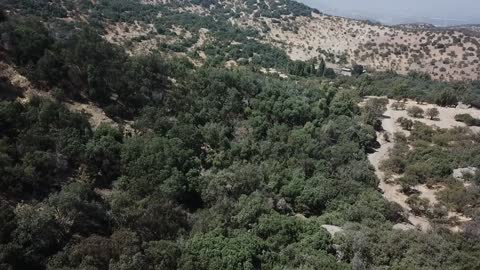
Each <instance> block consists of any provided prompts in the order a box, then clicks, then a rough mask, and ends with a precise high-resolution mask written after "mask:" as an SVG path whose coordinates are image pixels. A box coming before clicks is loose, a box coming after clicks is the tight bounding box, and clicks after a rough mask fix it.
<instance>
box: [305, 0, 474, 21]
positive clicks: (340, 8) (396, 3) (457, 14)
mask: <svg viewBox="0 0 480 270" xmlns="http://www.w3.org/2000/svg"><path fill="white" fill-rule="evenodd" d="M300 1H301V2H304V3H306V4H307V5H309V6H311V7H315V8H318V9H320V10H322V9H323V10H325V9H327V11H331V12H335V13H337V14H338V15H342V16H346V15H350V14H352V15H356V16H365V17H372V16H373V17H374V18H373V19H380V20H383V21H385V20H387V21H388V20H389V19H390V18H394V19H395V20H398V19H399V18H405V19H412V18H421V17H426V18H429V19H433V20H449V21H451V22H449V23H453V22H454V21H458V23H459V24H460V23H466V22H468V23H480V0H300Z"/></svg>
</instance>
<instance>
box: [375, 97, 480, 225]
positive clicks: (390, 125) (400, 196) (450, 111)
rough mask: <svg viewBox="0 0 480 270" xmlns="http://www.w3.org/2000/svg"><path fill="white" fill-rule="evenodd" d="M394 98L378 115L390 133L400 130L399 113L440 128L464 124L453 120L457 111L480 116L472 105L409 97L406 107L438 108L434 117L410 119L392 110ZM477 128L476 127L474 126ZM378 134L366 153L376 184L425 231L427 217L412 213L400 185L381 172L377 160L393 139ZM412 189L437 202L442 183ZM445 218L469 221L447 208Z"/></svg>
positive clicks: (428, 223) (389, 146) (381, 156)
mask: <svg viewBox="0 0 480 270" xmlns="http://www.w3.org/2000/svg"><path fill="white" fill-rule="evenodd" d="M393 102H394V100H389V105H388V106H387V111H386V112H385V114H384V116H385V117H384V118H383V119H382V126H383V129H384V132H388V133H389V134H390V135H392V134H394V133H396V132H404V133H405V131H404V130H402V129H401V127H399V126H398V124H397V123H396V121H397V119H398V118H400V117H405V118H409V119H412V120H418V121H421V122H423V123H425V124H427V125H430V126H434V125H435V126H437V127H440V128H453V127H457V126H465V125H464V124H463V123H460V122H457V121H455V119H454V117H455V115H456V114H460V113H469V114H471V115H472V116H474V117H480V110H477V109H474V108H468V109H461V108H458V109H457V108H445V107H438V106H435V105H431V104H417V103H416V102H414V101H412V100H408V101H407V108H408V107H409V106H413V105H415V106H419V107H421V108H423V109H424V110H426V109H427V108H432V107H436V108H437V109H438V110H439V112H440V116H439V119H438V120H429V119H417V118H415V119H413V118H411V117H409V116H408V115H407V112H406V111H396V110H393V109H392V107H391V104H392V103H393ZM477 130H478V127H477ZM377 135H378V141H379V143H380V145H381V147H380V148H379V149H377V151H376V152H374V153H372V154H370V155H369V156H368V159H369V160H370V162H371V163H372V165H373V166H374V167H375V171H376V174H377V177H378V178H379V179H380V184H379V188H380V189H381V190H382V191H383V196H384V197H385V198H386V199H387V200H389V201H393V202H396V203H398V204H399V205H400V206H401V207H402V208H403V209H405V211H406V213H407V217H408V220H409V222H410V223H411V224H412V225H414V226H417V227H420V228H421V229H422V230H423V231H426V230H428V229H430V228H431V225H430V222H429V221H428V219H427V218H425V217H421V216H416V215H414V214H413V213H411V212H410V211H411V208H410V206H409V205H408V204H407V203H406V200H407V199H408V196H407V195H405V194H404V193H402V192H401V191H400V190H401V187H400V185H397V184H394V183H392V182H393V181H391V180H392V179H387V177H386V176H385V174H384V172H382V171H381V170H380V168H379V166H380V163H381V162H382V161H383V160H386V159H387V158H388V153H389V150H390V149H391V148H392V147H393V145H394V143H393V142H387V141H385V140H384V139H383V136H382V135H383V134H382V133H379V134H377ZM414 188H415V189H416V190H418V191H419V193H420V194H419V196H420V197H421V198H425V199H428V200H429V202H430V204H431V205H432V206H433V205H434V204H436V203H438V200H437V197H436V192H438V191H439V190H441V189H442V188H443V187H442V186H436V187H432V188H429V187H427V186H426V185H418V186H416V187H414ZM448 217H449V218H457V219H458V221H459V222H460V223H462V222H466V221H470V220H471V219H470V218H468V217H465V216H463V215H462V214H460V213H455V212H449V213H448ZM451 230H452V231H459V230H460V227H459V226H454V227H451Z"/></svg>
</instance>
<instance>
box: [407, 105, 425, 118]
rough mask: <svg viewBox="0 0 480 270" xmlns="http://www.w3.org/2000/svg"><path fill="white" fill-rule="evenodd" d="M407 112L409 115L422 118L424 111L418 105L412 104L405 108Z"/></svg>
mask: <svg viewBox="0 0 480 270" xmlns="http://www.w3.org/2000/svg"><path fill="white" fill-rule="evenodd" d="M407 113H408V115H409V116H411V117H415V118H422V117H423V113H424V111H423V109H422V108H420V107H418V106H412V107H410V108H408V109H407Z"/></svg>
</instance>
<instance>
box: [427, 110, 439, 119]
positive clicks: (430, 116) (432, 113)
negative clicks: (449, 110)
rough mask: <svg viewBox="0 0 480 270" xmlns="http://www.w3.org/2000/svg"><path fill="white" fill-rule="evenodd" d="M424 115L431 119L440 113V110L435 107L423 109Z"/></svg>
mask: <svg viewBox="0 0 480 270" xmlns="http://www.w3.org/2000/svg"><path fill="white" fill-rule="evenodd" d="M425 115H426V116H428V117H429V118H430V120H433V119H435V118H437V117H438V116H439V115H440V112H439V111H438V109H437V108H429V109H427V110H426V111H425Z"/></svg>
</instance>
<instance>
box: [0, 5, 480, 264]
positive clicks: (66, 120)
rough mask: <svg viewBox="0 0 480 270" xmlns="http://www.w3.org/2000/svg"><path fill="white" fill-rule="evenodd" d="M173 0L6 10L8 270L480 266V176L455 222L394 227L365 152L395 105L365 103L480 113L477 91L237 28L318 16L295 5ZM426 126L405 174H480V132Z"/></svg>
mask: <svg viewBox="0 0 480 270" xmlns="http://www.w3.org/2000/svg"><path fill="white" fill-rule="evenodd" d="M160 2H162V3H161V4H160ZM166 2H167V3H165V2H163V1H139V0H96V1H80V0H63V1H53V0H52V1H49V0H41V1H34V0H5V1H0V8H1V9H0V68H1V69H0V98H1V101H0V269H9V270H14V269H33V270H35V269H39V270H43V269H49V270H68V269H84V270H97V269H98V270H101V269H110V270H129V269H131V270H134V269H152V270H154V269H155V270H156V269H182V270H189V269H190V270H202V269H205V270H217V269H232V270H234V269H235V270H237V269H243V270H247V269H252V270H253V269H264V270H268V269H272V270H274V269H356V270H357V269H459V270H460V269H465V270H466V269H478V268H480V258H479V256H478V254H479V252H480V219H479V208H480V204H479V201H480V200H479V195H480V192H479V191H478V185H479V184H480V180H479V179H480V175H472V176H471V178H472V188H471V189H470V190H469V192H470V191H471V192H470V193H468V194H469V196H470V197H468V200H464V201H461V200H459V197H462V195H463V194H464V193H461V192H460V191H458V190H457V191H458V192H457V193H453V192H452V193H451V194H457V195H455V196H448V194H450V193H448V192H445V194H446V195H445V197H446V198H445V200H444V201H446V202H448V203H449V204H450V205H452V207H455V208H458V209H462V210H465V211H464V212H465V215H468V217H469V218H471V221H470V222H468V223H466V224H462V228H461V230H459V231H458V232H452V231H451V230H450V229H449V228H450V227H449V226H450V224H448V223H447V222H445V221H444V220H442V221H441V222H440V221H435V220H433V219H432V228H431V230H429V231H428V232H423V231H420V230H417V229H415V228H414V229H411V230H398V229H394V225H396V224H400V223H405V222H408V220H407V215H406V214H405V213H404V211H403V210H402V208H401V206H399V205H398V204H396V203H394V202H390V201H388V200H386V199H385V198H384V197H383V196H382V193H381V192H380V190H379V189H378V184H379V179H378V178H377V176H376V175H375V170H374V167H373V166H372V165H371V164H370V162H369V160H368V159H367V155H368V154H369V153H371V152H373V151H375V149H376V148H378V142H377V139H378V138H377V133H376V131H379V130H381V129H382V127H381V124H380V119H381V117H382V114H383V112H384V111H385V104H384V102H383V101H381V102H372V103H368V105H366V106H359V105H358V104H359V103H360V102H361V101H362V100H363V97H365V96H367V95H378V96H382V95H388V96H389V97H391V98H396V99H398V100H401V99H403V98H412V99H417V100H418V101H419V102H431V103H437V104H439V105H443V106H446V105H454V104H456V103H457V102H458V101H461V102H463V103H465V104H469V105H473V106H476V107H479V106H480V85H479V84H478V82H471V81H468V82H455V83H447V82H439V81H432V80H431V79H430V77H429V76H428V75H425V74H421V73H411V74H410V75H409V76H401V75H397V74H394V73H374V74H361V73H362V72H358V73H355V72H353V75H354V76H352V77H344V76H340V75H338V74H335V72H334V71H333V69H332V68H331V67H330V66H329V64H328V63H327V62H328V61H326V59H324V58H322V57H317V58H315V59H311V60H309V61H299V60H292V59H291V58H290V57H289V55H288V54H287V53H286V52H285V51H284V50H282V49H280V48H278V47H275V46H273V45H271V44H269V43H265V42H262V41H261V39H260V38H259V35H260V33H259V32H258V29H256V28H250V27H239V26H235V24H232V23H229V20H230V19H231V18H234V14H232V13H231V10H233V9H235V10H238V11H239V12H249V11H251V10H252V9H255V10H258V12H257V13H260V14H261V16H262V17H266V18H272V19H275V18H277V17H279V16H281V15H284V14H293V15H294V16H312V15H311V14H312V12H313V13H314V14H315V11H314V10H311V9H309V8H308V7H306V6H303V5H301V4H298V3H297V2H294V1H289V0H285V1H279V2H276V4H271V5H267V2H265V6H263V5H262V6H258V4H257V5H255V2H256V1H232V2H228V3H230V4H231V5H233V6H229V5H230V4H229V5H223V4H218V3H217V2H216V1H203V0H202V1H197V0H192V3H194V4H195V5H196V6H199V8H196V9H194V10H193V11H192V10H189V8H191V5H190V4H188V5H183V4H184V2H181V1H171V2H168V1H166ZM219 3H223V2H219ZM203 12H205V13H203ZM212 14H213V15H212ZM232 16H233V17H232ZM212 18H215V19H212ZM232 60H233V62H232ZM466 121H468V119H467V120H466ZM417 126H419V125H418V124H417ZM417 126H415V128H413V129H414V130H415V131H417V132H416V133H415V132H412V134H413V135H414V136H412V137H410V138H409V140H411V141H413V142H415V143H416V144H417V145H420V146H421V147H417V148H416V149H415V150H416V151H418V152H412V153H409V152H408V150H406V149H405V146H406V138H404V144H403V145H401V144H399V146H398V149H397V151H398V153H399V154H400V155H402V156H403V157H406V158H405V160H404V161H403V163H400V170H403V171H405V170H406V169H405V168H406V167H407V168H411V167H414V165H415V162H416V161H418V158H417V157H418V156H420V155H423V156H428V155H432V156H433V157H434V158H438V159H447V158H448V157H449V154H448V153H449V152H446V151H451V153H453V154H455V158H456V159H455V161H452V160H449V163H448V162H447V161H445V163H448V164H447V165H446V167H447V170H448V171H443V172H442V173H441V175H440V176H441V177H442V179H441V181H447V180H448V179H449V178H448V174H449V173H450V171H449V170H450V167H452V168H453V166H454V165H457V164H458V163H462V162H464V163H465V162H466V161H468V162H470V163H472V164H473V165H475V166H480V160H477V159H476V158H473V157H474V156H475V155H476V154H477V143H478V141H479V139H478V134H470V133H468V136H471V137H467V135H465V137H461V138H459V137H458V133H448V132H441V131H433V130H429V129H427V128H425V127H423V126H419V127H418V129H417ZM435 132H438V133H435ZM438 138H440V139H438ZM451 141H455V142H456V141H459V143H458V144H459V145H456V144H455V145H452V144H449V142H451ZM472 145H473V146H472ZM442 147H443V148H442ZM462 147H463V148H462ZM406 148H408V145H407V147H406ZM432 149H433V150H432ZM465 149H470V150H471V152H469V153H470V155H468V157H466V156H467V155H466V154H465V155H462V153H464V152H462V151H465ZM472 149H473V150H472ZM442 150H444V151H445V152H442ZM439 152H440V153H441V155H440V154H438V153H439ZM453 154H452V155H453ZM438 159H436V160H435V159H434V161H432V163H436V161H438ZM392 164H393V165H392V166H390V169H396V168H397V167H395V165H398V164H397V163H395V162H392ZM387 165H388V164H387ZM418 167H421V164H420V165H418V166H417V168H418ZM419 171H420V170H418V171H414V170H413V169H410V170H407V174H406V176H407V177H405V179H403V182H404V185H405V188H408V186H409V185H413V184H415V183H416V182H413V181H419V182H421V181H423V180H422V179H419V177H420V178H421V177H422V176H423V175H420V173H418V174H415V172H419ZM423 173H424V175H427V176H428V177H432V178H433V177H435V176H437V175H436V174H435V173H436V171H435V169H433V168H432V170H429V171H427V172H423ZM419 175H420V176H419ZM408 177H409V178H408ZM412 179H413V180H412ZM439 181H440V180H439ZM458 189H460V188H458Z"/></svg>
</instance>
